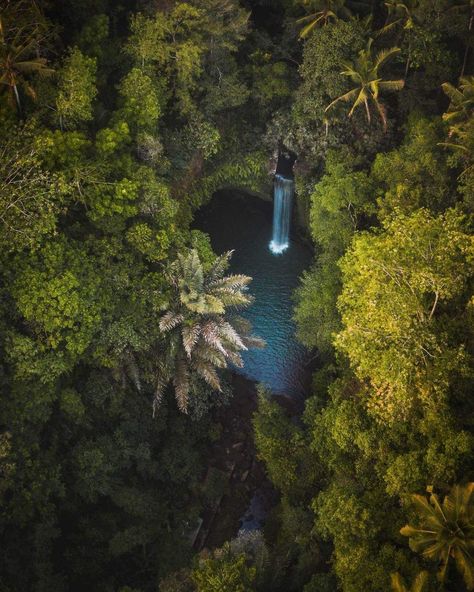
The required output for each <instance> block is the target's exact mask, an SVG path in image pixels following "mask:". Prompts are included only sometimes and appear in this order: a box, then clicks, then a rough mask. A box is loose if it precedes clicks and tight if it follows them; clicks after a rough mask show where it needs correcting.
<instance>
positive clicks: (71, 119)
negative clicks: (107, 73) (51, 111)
mask: <svg viewBox="0 0 474 592" xmlns="http://www.w3.org/2000/svg"><path fill="white" fill-rule="evenodd" d="M95 75H96V60H95V58H89V57H87V56H85V55H84V54H82V53H81V51H80V50H79V49H77V48H76V47H75V48H73V49H72V50H71V51H70V52H69V55H68V56H67V57H66V58H65V60H64V63H63V66H62V68H61V70H59V72H58V77H59V81H58V89H59V92H58V96H57V98H56V109H57V112H58V116H59V122H60V125H61V128H63V127H67V128H74V127H77V126H78V125H79V124H81V123H82V122H85V121H90V120H91V119H92V117H93V113H92V103H93V101H94V99H95V97H96V95H97V88H96V86H95Z"/></svg>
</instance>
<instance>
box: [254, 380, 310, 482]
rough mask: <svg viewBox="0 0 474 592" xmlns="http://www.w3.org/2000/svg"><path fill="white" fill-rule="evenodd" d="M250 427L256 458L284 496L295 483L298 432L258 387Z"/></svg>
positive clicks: (281, 410)
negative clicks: (262, 462)
mask: <svg viewBox="0 0 474 592" xmlns="http://www.w3.org/2000/svg"><path fill="white" fill-rule="evenodd" d="M253 424H254V431H255V444H256V446H257V450H258V454H259V457H260V458H261V459H262V460H263V461H264V462H265V466H266V469H267V471H268V474H269V477H270V479H271V481H272V483H274V484H275V485H276V486H277V487H278V488H279V489H281V490H282V491H284V492H286V491H288V490H291V488H292V487H294V486H295V485H296V484H297V482H298V452H299V451H301V450H302V449H303V447H304V441H303V438H302V435H301V433H300V431H299V430H298V429H296V428H295V426H293V425H292V423H291V421H290V420H289V419H288V418H287V417H285V413H284V411H283V409H282V408H281V407H280V406H279V405H278V403H276V402H274V401H272V400H271V399H270V396H269V393H268V392H266V391H265V389H264V388H263V387H262V386H260V387H259V399H258V411H257V413H256V414H255V416H254V419H253Z"/></svg>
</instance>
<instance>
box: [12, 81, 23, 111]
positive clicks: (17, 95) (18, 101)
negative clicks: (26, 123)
mask: <svg viewBox="0 0 474 592" xmlns="http://www.w3.org/2000/svg"><path fill="white" fill-rule="evenodd" d="M13 92H14V94H15V100H16V106H17V109H18V115H19V116H20V119H23V111H22V109H21V101H20V93H19V92H18V87H17V85H16V84H14V85H13Z"/></svg>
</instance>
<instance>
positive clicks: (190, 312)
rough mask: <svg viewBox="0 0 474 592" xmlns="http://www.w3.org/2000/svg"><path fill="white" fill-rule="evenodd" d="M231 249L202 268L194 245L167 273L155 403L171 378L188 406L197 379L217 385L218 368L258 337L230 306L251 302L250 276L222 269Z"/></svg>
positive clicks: (236, 359)
mask: <svg viewBox="0 0 474 592" xmlns="http://www.w3.org/2000/svg"><path fill="white" fill-rule="evenodd" d="M231 255H232V251H229V252H228V253H224V254H223V255H222V256H220V257H218V258H217V259H216V260H215V262H214V263H213V265H212V267H211V269H210V270H209V271H207V272H205V270H204V269H203V265H202V263H201V261H200V259H199V255H198V253H197V251H196V250H191V251H190V252H189V253H188V254H186V255H179V256H178V259H177V260H176V261H175V262H174V263H172V264H171V266H170V267H169V270H168V272H167V274H166V276H167V279H168V281H169V283H170V286H171V290H172V298H171V300H170V302H169V304H168V307H167V308H168V310H167V311H166V313H165V314H164V315H163V316H162V317H161V319H160V330H161V332H162V333H163V336H164V346H165V347H164V353H163V355H162V356H161V358H160V361H159V369H158V377H157V388H156V392H155V400H154V409H156V408H157V406H158V405H159V404H160V401H161V399H162V396H163V393H164V390H165V388H166V386H167V385H168V384H169V383H170V382H172V383H173V385H174V391H175V396H176V401H177V403H178V407H179V408H180V410H181V411H183V412H185V413H186V411H187V407H188V401H189V395H190V392H191V391H195V390H196V388H195V387H196V381H198V382H199V381H204V383H207V384H208V385H209V386H211V387H212V388H213V389H214V390H216V391H219V392H220V391H221V382H220V379H219V375H218V369H220V368H226V367H227V365H228V364H229V362H230V363H232V364H234V365H235V366H238V367H241V366H242V365H243V361H242V356H241V354H240V352H241V351H245V350H246V349H248V348H249V347H258V346H261V345H262V341H261V340H259V339H257V338H256V337H253V336H250V335H249V333H250V325H249V323H248V322H246V321H245V320H244V319H242V318H241V317H239V316H235V315H234V316H232V315H231V314H230V313H229V310H231V309H233V310H236V309H239V308H241V307H246V306H248V305H249V304H250V303H251V302H252V298H251V296H250V295H249V294H248V293H246V291H247V286H248V284H249V282H250V281H251V279H252V278H250V277H248V276H246V275H228V276H226V275H224V273H225V270H226V268H227V266H228V263H229V259H230V257H231Z"/></svg>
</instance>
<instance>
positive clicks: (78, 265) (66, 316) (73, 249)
mask: <svg viewBox="0 0 474 592" xmlns="http://www.w3.org/2000/svg"><path fill="white" fill-rule="evenodd" d="M12 294H13V296H14V298H15V302H16V305H17V307H18V310H19V312H20V313H21V314H22V315H23V317H24V318H25V319H26V320H27V321H28V322H29V323H31V326H32V327H33V328H34V331H35V333H36V335H37V337H38V340H39V343H38V345H39V347H48V348H52V349H58V348H60V349H62V348H65V349H66V350H67V351H68V352H70V353H71V354H75V355H79V354H81V353H83V352H84V350H85V349H86V348H87V346H88V345H89V344H90V343H91V341H92V338H93V336H94V333H95V331H97V329H98V327H99V324H100V321H101V311H102V310H103V309H104V308H105V307H106V305H107V300H106V299H105V298H104V296H105V295H104V294H103V292H102V290H101V281H100V278H99V277H97V276H96V275H95V273H94V268H93V266H92V265H91V264H90V262H88V258H87V252H86V251H85V250H84V249H83V248H81V247H80V246H78V245H75V244H69V245H68V244H66V243H64V242H50V243H49V244H48V245H46V246H45V247H44V248H43V249H42V250H41V251H40V252H38V254H36V255H35V256H34V257H31V258H30V259H29V261H28V263H27V265H26V266H22V272H21V273H20V274H18V276H17V278H16V281H15V284H14V287H13V291H12Z"/></svg>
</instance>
